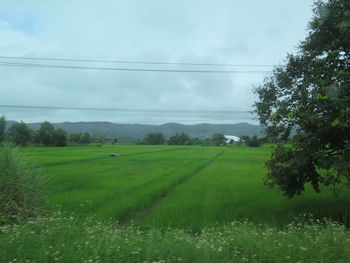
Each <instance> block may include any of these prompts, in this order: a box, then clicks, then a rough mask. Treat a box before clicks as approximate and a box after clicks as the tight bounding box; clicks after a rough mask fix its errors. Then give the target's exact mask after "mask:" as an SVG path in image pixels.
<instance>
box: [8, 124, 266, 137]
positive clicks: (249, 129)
mask: <svg viewBox="0 0 350 263" xmlns="http://www.w3.org/2000/svg"><path fill="white" fill-rule="evenodd" d="M12 123H13V122H12V121H8V123H7V127H10V126H11V124H12ZM40 124H41V123H28V124H27V125H28V126H29V127H30V128H32V129H34V130H36V129H38V128H39V127H40ZM52 124H53V125H54V126H55V128H62V129H63V130H65V131H66V132H89V133H90V134H92V135H100V136H106V137H109V138H117V139H118V140H122V141H132V140H135V139H142V138H144V136H145V135H146V134H148V133H155V132H160V133H163V134H164V136H165V137H170V136H173V135H175V134H176V133H181V132H185V133H187V134H188V135H189V136H190V137H197V138H200V139H205V138H209V137H211V136H212V135H213V134H214V133H222V134H225V135H235V136H237V137H240V136H242V135H248V136H252V135H258V136H263V128H262V127H261V126H259V125H252V124H248V123H237V124H208V123H203V124H194V125H184V124H179V123H165V124H161V125H148V124H118V123H112V122H62V123H52Z"/></svg>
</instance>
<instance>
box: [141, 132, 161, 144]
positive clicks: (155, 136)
mask: <svg viewBox="0 0 350 263" xmlns="http://www.w3.org/2000/svg"><path fill="white" fill-rule="evenodd" d="M144 142H145V144H151V145H160V144H164V143H165V139H164V135H163V134H162V133H159V132H158V133H149V134H147V135H146V136H145V139H144Z"/></svg>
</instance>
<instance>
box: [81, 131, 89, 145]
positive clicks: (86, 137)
mask: <svg viewBox="0 0 350 263" xmlns="http://www.w3.org/2000/svg"><path fill="white" fill-rule="evenodd" d="M90 142H91V136H90V133H88V132H82V133H81V135H80V141H79V143H80V144H89V143H90Z"/></svg>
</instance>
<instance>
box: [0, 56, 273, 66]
mask: <svg viewBox="0 0 350 263" xmlns="http://www.w3.org/2000/svg"><path fill="white" fill-rule="evenodd" d="M0 58H1V59H22V60H42V61H66V62H91V63H118V64H145V65H179V66H220V67H270V68H271V67H273V65H267V64H231V63H187V62H159V61H134V60H100V59H73V58H47V57H13V56H0Z"/></svg>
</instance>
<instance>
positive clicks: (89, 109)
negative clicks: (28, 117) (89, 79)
mask: <svg viewBox="0 0 350 263" xmlns="http://www.w3.org/2000/svg"><path fill="white" fill-rule="evenodd" d="M0 108H12V109H14V108H15V109H33V110H75V111H112V112H113V111H114V112H118V111H119V112H142V113H150V112H162V113H192V114H193V113H205V114H208V113H215V114H247V113H251V112H250V111H235V110H190V109H186V110H177V109H127V108H98V107H96V108H94V107H57V106H29V105H0Z"/></svg>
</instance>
